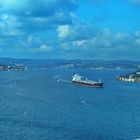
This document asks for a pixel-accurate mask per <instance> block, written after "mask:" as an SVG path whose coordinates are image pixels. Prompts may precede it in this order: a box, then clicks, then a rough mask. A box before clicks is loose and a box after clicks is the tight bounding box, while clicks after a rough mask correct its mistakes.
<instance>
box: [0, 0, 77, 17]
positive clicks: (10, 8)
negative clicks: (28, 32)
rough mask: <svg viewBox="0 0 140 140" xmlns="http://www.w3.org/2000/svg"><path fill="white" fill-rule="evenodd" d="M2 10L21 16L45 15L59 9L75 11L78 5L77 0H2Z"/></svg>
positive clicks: (0, 1)
mask: <svg viewBox="0 0 140 140" xmlns="http://www.w3.org/2000/svg"><path fill="white" fill-rule="evenodd" d="M0 3H1V11H3V12H9V13H10V14H15V15H19V16H30V17H44V16H50V15H53V14H54V13H55V12H57V11H59V10H64V11H73V10H75V8H76V7H77V3H76V2H75V0H47V1H46V0H36V1H34V0H23V1H19V0H4V1H3V0H0Z"/></svg>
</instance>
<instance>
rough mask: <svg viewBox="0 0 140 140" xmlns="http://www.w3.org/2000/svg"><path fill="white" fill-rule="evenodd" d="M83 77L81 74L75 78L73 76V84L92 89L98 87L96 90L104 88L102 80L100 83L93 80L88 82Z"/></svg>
mask: <svg viewBox="0 0 140 140" xmlns="http://www.w3.org/2000/svg"><path fill="white" fill-rule="evenodd" d="M82 78H83V76H80V75H79V74H75V75H74V76H72V82H73V83H75V84H79V85H82V86H90V87H96V88H102V87H103V83H102V82H101V80H99V81H98V82H96V81H93V80H88V79H87V78H86V79H82Z"/></svg>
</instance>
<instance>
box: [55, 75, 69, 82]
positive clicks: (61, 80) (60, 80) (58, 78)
mask: <svg viewBox="0 0 140 140" xmlns="http://www.w3.org/2000/svg"><path fill="white" fill-rule="evenodd" d="M53 79H55V80H56V81H57V82H65V83H71V81H70V80H67V79H63V78H62V75H56V76H55V77H54V78H53Z"/></svg>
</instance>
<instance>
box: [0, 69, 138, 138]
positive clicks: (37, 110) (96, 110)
mask: <svg viewBox="0 0 140 140" xmlns="http://www.w3.org/2000/svg"><path fill="white" fill-rule="evenodd" d="M128 72H129V71H128V70H127V71H126V70H121V71H115V70H114V71H113V70H112V71H111V70H105V71H103V70H85V69H72V70H62V69H37V70H36V71H34V70H29V71H25V72H0V139H2V140H3V139H4V140H133V139H136V138H140V84H139V83H128V82H121V81H116V80H115V77H116V75H119V74H124V73H128ZM130 72H131V70H130ZM75 73H79V74H81V75H85V76H87V77H88V78H90V79H94V80H98V79H99V78H101V79H102V81H103V82H104V88H103V89H96V88H88V87H82V86H78V85H74V84H72V83H71V82H70V80H71V76H72V75H73V74H75Z"/></svg>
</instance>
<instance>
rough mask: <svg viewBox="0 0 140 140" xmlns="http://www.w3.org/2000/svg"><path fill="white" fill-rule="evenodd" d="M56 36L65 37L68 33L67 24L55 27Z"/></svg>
mask: <svg viewBox="0 0 140 140" xmlns="http://www.w3.org/2000/svg"><path fill="white" fill-rule="evenodd" d="M57 31H58V37H59V38H66V37H67V36H68V35H69V32H70V30H69V25H61V26H59V27H58V28H57Z"/></svg>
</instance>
